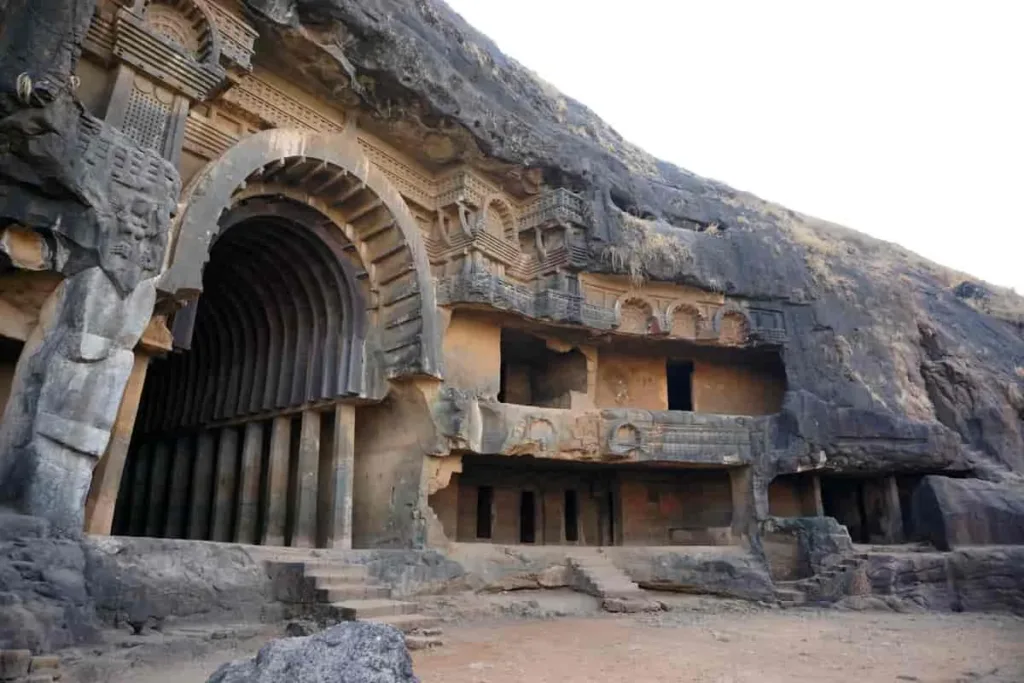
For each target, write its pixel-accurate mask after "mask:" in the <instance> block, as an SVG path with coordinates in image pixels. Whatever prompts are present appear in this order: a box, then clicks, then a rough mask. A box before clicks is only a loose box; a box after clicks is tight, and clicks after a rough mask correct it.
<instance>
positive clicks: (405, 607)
mask: <svg viewBox="0 0 1024 683" xmlns="http://www.w3.org/2000/svg"><path fill="white" fill-rule="evenodd" d="M271 562H273V561H271ZM300 562H301V566H302V577H301V581H302V583H303V584H304V590H303V592H304V593H306V594H309V593H310V592H311V593H312V596H311V597H312V600H313V602H314V604H315V607H314V608H313V609H312V610H311V611H313V612H315V613H316V614H317V616H318V620H323V621H368V622H373V623H377V624H388V625H390V626H394V627H395V628H397V629H398V630H399V631H401V632H402V633H404V634H405V644H406V646H407V647H408V648H409V649H410V650H422V649H426V648H433V647H439V646H441V645H443V644H444V641H443V640H442V639H441V629H440V628H439V627H438V624H439V623H440V620H439V619H438V618H437V617H433V616H428V615H425V614H420V613H419V609H420V606H419V605H418V604H417V603H415V602H406V601H403V600H395V599H392V597H391V588H390V587H388V586H385V585H382V584H379V583H374V582H373V581H372V580H371V579H370V576H369V574H368V572H367V568H366V566H365V565H357V564H346V563H345V562H343V561H341V560H337V559H331V558H324V557H310V558H303V559H302V560H300ZM284 563H287V564H289V565H292V566H294V565H295V564H296V560H294V559H290V560H286V561H284Z"/></svg>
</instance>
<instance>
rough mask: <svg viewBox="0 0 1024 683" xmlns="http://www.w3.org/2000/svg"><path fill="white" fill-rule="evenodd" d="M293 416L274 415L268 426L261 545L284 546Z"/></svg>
mask: <svg viewBox="0 0 1024 683" xmlns="http://www.w3.org/2000/svg"><path fill="white" fill-rule="evenodd" d="M291 427H292V418H291V417H290V416H288V415H282V416H281V417H276V418H274V421H273V422H272V423H271V426H270V455H269V457H268V459H267V496H266V502H267V507H266V510H265V512H264V519H265V521H264V524H263V539H262V543H263V545H284V532H285V521H286V516H287V514H288V460H289V456H290V453H291V443H292V437H291V434H292V429H291Z"/></svg>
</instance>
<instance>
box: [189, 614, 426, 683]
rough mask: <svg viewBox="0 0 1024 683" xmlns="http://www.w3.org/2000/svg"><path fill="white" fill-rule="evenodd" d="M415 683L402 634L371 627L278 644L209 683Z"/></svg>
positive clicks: (351, 626) (340, 628) (359, 625)
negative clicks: (286, 682)
mask: <svg viewBox="0 0 1024 683" xmlns="http://www.w3.org/2000/svg"><path fill="white" fill-rule="evenodd" d="M282 681H289V683H342V682H344V683H415V682H416V681H418V679H417V678H416V676H415V675H414V674H413V671H412V660H411V659H410V658H409V652H408V650H406V647H405V638H404V636H403V635H402V633H401V632H399V631H398V630H397V629H395V628H393V627H391V626H382V625H378V624H370V623H366V622H348V623H344V624H339V625H337V626H334V627H332V628H329V629H327V630H326V631H323V632H322V633H318V634H316V635H313V636H307V637H302V638H284V639H281V640H275V641H273V642H271V643H270V644H268V645H267V646H266V647H264V648H263V649H261V650H260V651H259V654H257V655H256V657H255V658H253V659H250V660H244V661H237V662H231V663H229V664H225V665H224V666H222V667H221V668H220V669H218V670H217V671H216V672H215V673H214V674H213V676H211V677H210V678H209V680H208V681H207V683H281V682H282Z"/></svg>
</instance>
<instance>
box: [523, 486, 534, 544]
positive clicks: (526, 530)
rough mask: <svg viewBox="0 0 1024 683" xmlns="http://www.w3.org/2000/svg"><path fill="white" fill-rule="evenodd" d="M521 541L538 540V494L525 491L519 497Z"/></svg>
mask: <svg viewBox="0 0 1024 683" xmlns="http://www.w3.org/2000/svg"><path fill="white" fill-rule="evenodd" d="M519 542H520V543H536V542H537V496H536V495H534V492H533V491H523V492H522V493H521V494H520V497H519Z"/></svg>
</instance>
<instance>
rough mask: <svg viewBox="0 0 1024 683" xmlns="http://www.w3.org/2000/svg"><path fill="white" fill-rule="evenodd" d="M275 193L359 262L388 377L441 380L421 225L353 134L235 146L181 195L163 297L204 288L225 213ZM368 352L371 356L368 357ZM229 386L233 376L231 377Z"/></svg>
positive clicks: (303, 134)
mask: <svg viewBox="0 0 1024 683" xmlns="http://www.w3.org/2000/svg"><path fill="white" fill-rule="evenodd" d="M253 194H275V195H278V196H282V197H287V198H291V199H294V200H297V201H302V202H304V203H306V204H308V205H309V206H310V207H312V208H315V209H316V210H317V211H319V212H320V213H321V214H323V215H324V216H326V217H328V218H330V219H331V221H332V222H333V223H334V226H335V227H336V228H337V229H340V230H341V231H342V232H343V233H344V236H345V238H346V239H348V241H349V242H350V243H351V245H352V246H351V248H352V249H353V250H354V251H355V254H354V256H357V257H358V259H353V261H354V262H358V263H361V264H362V268H363V272H361V273H359V274H358V277H359V279H360V281H365V282H366V288H367V299H368V301H367V304H368V307H369V309H370V311H371V320H370V325H371V326H372V327H373V328H375V332H376V333H375V334H373V335H368V336H372V338H373V340H374V343H375V344H378V345H379V352H380V357H381V359H382V366H383V367H382V370H383V374H384V376H385V377H388V378H394V377H400V376H404V375H413V374H428V375H435V376H437V375H439V374H440V371H441V356H440V340H439V336H438V335H439V330H440V326H439V321H438V313H437V307H436V303H435V298H434V287H433V280H432V278H431V274H430V267H429V263H428V261H427V255H426V249H425V246H424V243H423V239H422V236H421V234H420V230H419V227H418V225H417V223H416V220H415V219H414V218H413V216H412V214H411V213H410V212H409V208H408V207H407V206H406V204H405V200H404V199H402V196H401V195H400V194H399V193H398V191H397V190H396V189H395V188H394V187H393V186H392V185H391V184H390V183H389V182H388V180H387V179H386V178H385V177H384V175H383V174H382V173H381V172H380V171H379V170H378V169H377V168H375V167H374V166H373V165H371V163H370V161H369V160H368V159H367V158H366V156H365V155H364V154H363V152H362V150H361V149H360V147H359V144H358V141H357V140H356V137H355V134H354V130H352V129H346V130H345V131H343V132H341V133H329V134H325V133H314V132H311V131H297V130H284V129H274V130H268V131H263V132H261V133H257V134H255V135H252V136H250V137H248V138H245V139H243V140H241V141H240V142H238V143H237V144H236V145H234V146H233V147H231V148H230V149H228V150H227V151H226V152H225V153H224V154H223V155H222V156H221V157H220V158H219V159H217V160H215V161H213V162H211V163H210V164H208V165H207V166H206V167H205V168H203V169H202V170H201V171H200V172H199V173H198V174H196V176H195V177H194V178H193V179H192V181H191V182H190V183H189V185H188V186H187V187H186V188H185V190H184V192H183V193H182V205H183V206H184V210H183V211H182V213H181V214H180V216H179V218H178V220H177V222H176V224H175V226H174V227H175V242H174V247H173V251H172V253H171V257H170V258H171V263H170V266H169V268H168V269H167V271H166V272H165V273H164V275H163V276H162V277H161V280H160V285H159V289H160V291H161V292H162V293H164V294H166V295H169V296H171V297H174V298H175V299H177V300H179V301H187V300H191V299H195V298H197V297H198V296H199V295H200V294H201V293H202V290H203V266H204V264H205V263H206V261H207V260H208V258H209V254H210V249H211V244H212V243H213V241H214V238H215V237H216V235H217V232H218V230H219V228H218V223H219V221H220V218H221V215H222V214H223V213H224V212H225V211H228V210H230V209H231V208H232V207H233V206H235V205H236V204H237V203H238V202H239V201H240V199H242V198H245V197H248V196H251V195H253ZM368 353H369V350H368ZM229 379H230V378H229Z"/></svg>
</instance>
